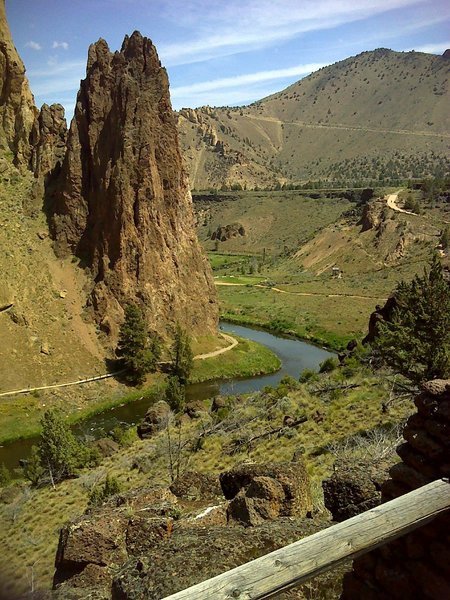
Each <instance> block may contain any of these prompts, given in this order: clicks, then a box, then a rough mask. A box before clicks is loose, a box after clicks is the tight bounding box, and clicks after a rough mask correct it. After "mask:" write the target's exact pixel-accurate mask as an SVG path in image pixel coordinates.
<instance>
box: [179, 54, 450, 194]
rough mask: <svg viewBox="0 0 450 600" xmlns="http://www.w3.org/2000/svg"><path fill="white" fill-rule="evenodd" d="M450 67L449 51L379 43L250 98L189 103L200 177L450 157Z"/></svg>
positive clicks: (191, 156) (188, 151) (216, 182)
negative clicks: (236, 103) (235, 103)
mask: <svg viewBox="0 0 450 600" xmlns="http://www.w3.org/2000/svg"><path fill="white" fill-rule="evenodd" d="M449 69H450V63H449V62H448V59H446V58H445V57H443V56H435V55H429V54H425V53H417V52H414V51H411V52H404V53H401V52H395V51H393V50H387V49H377V50H374V51H366V52H363V53H361V54H358V55H356V56H354V57H350V58H347V59H345V60H343V61H339V62H337V63H334V64H333V65H330V66H327V67H323V68H322V69H320V70H318V71H316V72H314V73H312V74H311V75H309V76H307V77H305V78H303V79H301V80H300V81H298V82H296V83H294V84H292V85H290V86H289V87H287V88H286V89H285V90H282V91H280V92H278V93H276V94H272V95H271V96H268V97H266V98H264V99H262V100H259V101H257V102H254V103H252V104H250V105H248V106H245V107H238V108H236V107H233V108H232V107H216V108H212V107H201V108H199V109H182V110H181V111H179V113H178V114H179V130H180V134H181V138H180V139H181V143H182V148H183V150H184V153H185V159H186V164H187V168H188V170H189V174H190V179H191V182H192V186H193V187H194V188H195V189H207V188H211V187H215V188H221V187H222V188H228V189H229V188H230V187H231V186H232V185H233V184H235V185H237V184H238V185H240V186H242V187H255V186H261V185H262V186H275V185H276V184H277V183H281V184H283V183H298V182H302V181H303V182H305V181H308V179H310V178H312V177H313V178H317V179H319V178H327V179H329V180H332V179H333V173H332V172H331V173H330V172H329V169H330V167H331V165H333V163H336V162H337V161H338V160H345V159H348V160H356V159H360V158H361V157H367V156H368V157H373V158H375V159H377V160H378V159H380V155H383V156H384V155H385V156H388V157H391V156H393V155H394V154H395V153H400V154H402V155H405V157H406V158H408V157H410V156H415V155H416V154H417V153H418V152H422V153H427V155H431V153H434V154H436V155H438V156H441V157H442V156H445V154H446V153H447V152H448V149H449V143H450V119H449V116H448V111H447V110H446V106H447V104H448V95H449V89H448V72H449ZM377 148H378V149H380V150H378V151H377V150H376V149H377ZM424 174H425V175H426V174H428V173H427V172H425V173H424ZM421 175H422V174H421Z"/></svg>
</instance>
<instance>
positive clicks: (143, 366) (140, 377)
mask: <svg viewBox="0 0 450 600" xmlns="http://www.w3.org/2000/svg"><path fill="white" fill-rule="evenodd" d="M116 353H117V354H118V356H120V359H121V363H122V366H123V368H124V369H126V371H127V373H126V377H127V379H128V380H129V381H130V383H133V384H135V385H139V384H142V383H143V382H144V381H145V376H146V375H147V373H151V372H153V371H155V370H156V364H157V362H158V360H159V358H160V356H161V343H160V340H159V337H158V336H157V335H156V334H153V335H149V332H148V330H147V327H146V323H145V321H144V317H143V315H142V312H141V310H140V309H139V308H138V307H137V306H135V305H133V304H128V305H127V306H126V307H125V320H124V322H123V324H122V326H121V328H120V333H119V342H118V346H117V351H116Z"/></svg>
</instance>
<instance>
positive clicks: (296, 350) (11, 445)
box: [0, 322, 330, 468]
mask: <svg viewBox="0 0 450 600" xmlns="http://www.w3.org/2000/svg"><path fill="white" fill-rule="evenodd" d="M221 329H222V330H223V331H224V332H225V333H230V334H232V335H233V336H234V337H238V339H239V340H240V343H239V344H238V345H237V346H236V347H235V348H233V349H232V350H230V351H229V352H227V353H226V354H222V355H220V356H218V357H216V358H211V359H206V360H202V361H196V364H195V368H194V372H193V376H192V381H193V382H194V383H192V384H191V385H189V386H188V389H187V396H188V399H196V400H204V399H206V398H210V397H212V396H215V395H217V394H222V395H230V394H243V393H247V392H250V391H254V390H257V389H262V388H263V387H264V386H267V385H276V384H277V383H278V382H279V381H280V380H281V378H282V377H283V376H284V375H291V376H292V377H295V378H296V379H298V377H299V374H300V372H301V371H302V370H303V369H305V368H314V369H317V368H318V366H319V364H320V362H322V361H323V360H325V358H327V357H328V356H329V355H330V354H329V353H328V352H327V351H325V350H323V349H320V348H317V347H316V346H312V345H310V344H306V343H304V342H300V341H298V340H292V339H290V340H289V339H285V338H281V337H277V336H275V335H272V334H270V333H268V332H264V331H260V330H254V329H250V328H246V327H240V326H236V325H232V324H228V323H224V322H222V323H221ZM280 366H281V368H280ZM255 376H256V377H255ZM152 378H153V379H152V383H151V385H150V386H147V387H145V389H144V388H140V389H138V390H133V391H132V392H130V391H129V388H128V393H126V394H124V393H123V391H122V394H121V395H119V394H117V392H116V395H115V396H111V397H109V398H104V399H103V400H97V401H96V402H95V403H91V404H90V406H88V407H86V408H84V409H81V410H77V412H70V411H67V407H66V414H67V420H68V422H69V423H70V424H71V425H73V426H74V430H75V431H76V433H77V434H78V435H79V436H82V437H88V438H89V437H90V438H94V437H102V436H103V435H106V434H107V433H108V431H110V430H111V429H113V428H114V427H115V426H116V425H118V424H129V425H134V424H136V423H137V422H138V421H139V420H140V419H142V417H143V416H144V414H145V412H146V411H147V409H148V406H149V404H150V403H151V402H153V401H154V400H156V399H158V398H159V397H160V396H161V395H162V393H163V388H164V378H163V377H162V376H161V375H158V376H156V377H155V376H152ZM88 385H94V384H88ZM96 385H97V386H98V385H100V384H99V383H97V384H96ZM123 387H124V386H123ZM125 389H127V388H125ZM100 391H101V390H99V393H100ZM29 399H30V401H31V402H32V403H33V406H34V411H33V413H31V408H30V406H29V405H28V407H27V408H26V410H27V412H28V414H29V415H30V416H31V415H32V414H33V416H34V421H33V422H30V417H29V418H28V419H27V420H26V421H25V422H23V421H22V422H21V423H18V424H17V423H15V427H16V429H15V431H16V432H17V435H16V437H13V434H14V430H11V429H8V428H7V423H5V422H4V421H2V425H1V426H0V436H2V435H3V437H0V439H1V440H2V443H3V447H2V448H0V463H2V462H3V463H5V465H6V466H8V468H13V467H15V466H17V462H18V459H19V458H22V457H23V456H24V455H28V454H29V452H30V449H31V446H32V445H33V444H34V443H36V439H37V438H36V436H37V435H38V434H39V430H40V428H39V419H40V418H41V416H42V414H43V413H44V412H45V410H47V408H49V407H50V406H49V402H48V399H47V398H45V397H39V398H35V397H33V396H30V397H29ZM15 400H16V401H18V400H19V401H20V403H21V405H22V407H24V406H26V405H27V403H26V401H27V397H21V398H20V399H17V398H16V399H15ZM60 404H61V402H60ZM22 414H23V409H22V411H21V412H20V413H19V418H20V415H22ZM11 419H12V417H11ZM16 421H17V416H16ZM8 433H9V437H8V435H7V434H8ZM5 438H6V439H5Z"/></svg>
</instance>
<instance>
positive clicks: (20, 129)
mask: <svg viewBox="0 0 450 600" xmlns="http://www.w3.org/2000/svg"><path fill="white" fill-rule="evenodd" d="M0 81H1V82H2V88H1V92H0V128H1V129H2V131H1V134H0V142H1V141H2V142H3V145H4V146H5V145H6V147H7V148H8V147H9V149H10V150H11V152H12V153H13V154H14V162H15V165H16V166H18V167H24V168H28V167H29V162H30V158H31V152H32V150H31V144H30V135H31V131H32V129H33V126H34V123H35V120H36V118H37V114H38V110H37V108H36V106H35V105H34V98H33V94H32V93H31V91H30V87H29V85H28V79H27V78H26V77H25V67H24V64H23V62H22V60H21V58H20V56H19V55H18V53H17V50H16V48H15V46H14V43H13V41H12V38H11V32H10V30H9V25H8V22H7V20H6V12H5V0H0ZM1 138H3V140H1Z"/></svg>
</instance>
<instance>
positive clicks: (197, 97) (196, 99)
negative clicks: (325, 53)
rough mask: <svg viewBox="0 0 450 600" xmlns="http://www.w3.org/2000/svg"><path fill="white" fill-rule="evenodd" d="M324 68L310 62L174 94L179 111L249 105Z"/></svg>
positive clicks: (175, 89) (186, 88) (179, 89)
mask: <svg viewBox="0 0 450 600" xmlns="http://www.w3.org/2000/svg"><path fill="white" fill-rule="evenodd" d="M324 66H326V65H325V64H323V63H309V64H304V65H296V66H294V67H286V68H284V69H273V70H268V71H257V72H256V73H247V74H245V75H237V76H235V77H223V78H221V79H212V80H210V81H202V82H199V83H194V84H192V85H183V86H176V87H173V88H171V90H170V95H171V98H172V100H173V104H174V106H175V107H176V108H181V107H183V106H204V105H206V104H208V105H210V106H231V105H233V104H249V103H251V102H254V101H256V100H260V99H261V98H265V97H266V96H269V95H270V94H273V93H275V92H278V91H280V89H282V88H283V87H286V86H287V85H290V84H291V83H293V81H296V80H297V79H299V78H301V77H302V76H305V75H307V74H309V73H311V72H312V71H316V70H318V69H321V68H322V67H324ZM280 80H284V81H280Z"/></svg>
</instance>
